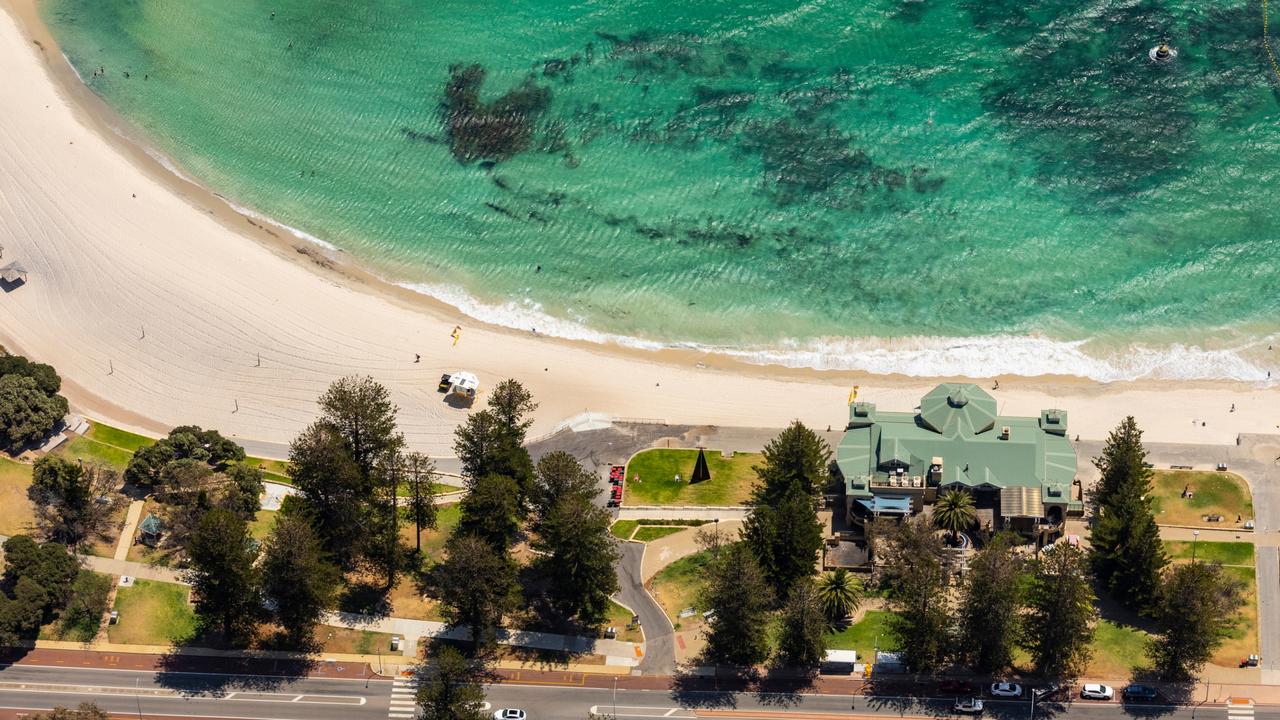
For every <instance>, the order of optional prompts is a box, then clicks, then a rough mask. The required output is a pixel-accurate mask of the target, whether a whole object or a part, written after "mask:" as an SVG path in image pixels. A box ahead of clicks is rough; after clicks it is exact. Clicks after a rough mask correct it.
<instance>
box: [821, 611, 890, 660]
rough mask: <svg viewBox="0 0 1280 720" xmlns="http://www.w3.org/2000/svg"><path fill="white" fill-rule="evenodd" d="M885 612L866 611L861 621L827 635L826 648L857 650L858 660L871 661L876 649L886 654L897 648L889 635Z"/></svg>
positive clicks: (887, 614) (888, 615)
mask: <svg viewBox="0 0 1280 720" xmlns="http://www.w3.org/2000/svg"><path fill="white" fill-rule="evenodd" d="M892 615H893V613H891V612H889V611H887V610H868V611H867V612H866V614H865V615H864V616H863V618H862V619H861V620H859V621H858V622H856V623H854V624H852V625H850V626H849V627H847V628H845V629H843V630H841V631H839V632H828V633H827V647H828V648H830V649H832V650H857V651H858V659H859V660H863V659H866V660H873V659H874V657H875V655H874V651H875V649H876V648H877V647H879V648H880V649H881V650H884V651H886V652H893V651H894V650H896V649H897V648H896V647H895V643H894V641H893V637H892V636H890V634H889V618H890V617H892Z"/></svg>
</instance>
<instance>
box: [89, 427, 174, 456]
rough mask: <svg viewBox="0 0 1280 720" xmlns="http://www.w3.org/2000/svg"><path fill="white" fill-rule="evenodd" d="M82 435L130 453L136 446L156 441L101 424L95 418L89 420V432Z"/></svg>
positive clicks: (143, 445)
mask: <svg viewBox="0 0 1280 720" xmlns="http://www.w3.org/2000/svg"><path fill="white" fill-rule="evenodd" d="M84 436H85V437H87V438H89V439H90V440H93V441H95V442H99V443H102V444H103V445H112V446H114V447H118V448H120V449H122V450H126V451H128V452H130V453H132V452H134V451H136V450H137V449H138V448H141V447H146V446H147V445H154V444H155V442H156V441H155V440H152V439H151V438H149V437H146V436H143V435H138V434H135V433H131V432H128V431H127V430H120V429H119V428H113V427H111V426H110V425H103V424H102V423H100V422H98V421H96V420H94V421H91V422H90V425H89V432H87V433H85V434H84Z"/></svg>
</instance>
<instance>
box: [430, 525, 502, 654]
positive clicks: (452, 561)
mask: <svg viewBox="0 0 1280 720" xmlns="http://www.w3.org/2000/svg"><path fill="white" fill-rule="evenodd" d="M448 553H449V556H448V558H447V559H446V560H445V561H444V562H443V563H441V564H440V565H438V566H436V568H435V570H434V573H433V580H434V582H435V585H436V590H437V594H438V595H439V597H440V606H441V611H442V612H443V613H444V617H445V619H446V620H447V621H448V622H449V624H450V625H452V626H454V627H465V628H467V629H469V630H470V631H471V638H472V641H473V642H474V643H475V644H476V646H482V645H488V644H489V643H490V642H492V640H493V630H494V628H496V627H497V626H498V625H499V624H501V622H502V617H503V615H505V614H506V613H508V612H510V611H511V610H512V609H514V608H515V600H516V567H515V563H514V562H512V560H511V558H510V557H509V556H508V555H507V551H506V548H502V549H500V550H498V549H495V548H494V547H493V545H491V544H490V543H489V542H488V541H487V540H484V539H482V538H479V537H476V536H474V535H466V534H462V535H460V534H457V533H455V534H454V536H453V537H451V538H450V539H449V544H448Z"/></svg>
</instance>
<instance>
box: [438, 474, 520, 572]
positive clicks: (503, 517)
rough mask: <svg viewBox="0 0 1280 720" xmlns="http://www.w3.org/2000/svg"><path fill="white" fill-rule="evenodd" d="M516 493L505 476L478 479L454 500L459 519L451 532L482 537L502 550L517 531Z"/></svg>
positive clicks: (505, 548)
mask: <svg viewBox="0 0 1280 720" xmlns="http://www.w3.org/2000/svg"><path fill="white" fill-rule="evenodd" d="M516 495H517V489H516V483H515V481H514V480H512V479H511V478H509V477H505V476H503V475H486V476H484V477H482V478H480V479H479V480H477V481H476V482H474V483H472V484H471V490H470V491H469V492H467V494H466V495H463V496H462V502H460V503H458V512H459V519H458V526H457V528H456V529H455V530H454V532H455V533H457V534H463V535H468V534H469V535H475V536H477V537H480V538H483V539H484V540H485V541H486V542H488V543H489V544H490V545H492V546H493V547H494V549H495V550H500V551H502V552H503V553H505V552H506V550H507V547H508V546H509V545H510V544H511V542H512V541H513V540H514V539H515V536H516V533H517V532H519V530H520V521H519V518H518V511H517V509H516Z"/></svg>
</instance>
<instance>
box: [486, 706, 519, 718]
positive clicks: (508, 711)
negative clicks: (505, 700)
mask: <svg viewBox="0 0 1280 720" xmlns="http://www.w3.org/2000/svg"><path fill="white" fill-rule="evenodd" d="M493 720H525V713H524V711H523V710H521V709H519V708H503V709H501V710H499V711H497V712H495V713H494V714H493Z"/></svg>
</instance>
